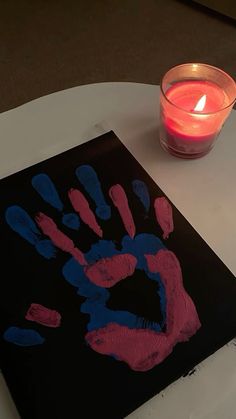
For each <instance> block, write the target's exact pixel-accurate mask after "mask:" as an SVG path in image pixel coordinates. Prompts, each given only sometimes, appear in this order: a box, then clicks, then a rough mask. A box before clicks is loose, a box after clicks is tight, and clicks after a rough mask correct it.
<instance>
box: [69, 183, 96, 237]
mask: <svg viewBox="0 0 236 419" xmlns="http://www.w3.org/2000/svg"><path fill="white" fill-rule="evenodd" d="M68 196H69V199H70V201H71V204H72V206H73V208H74V210H75V211H76V212H78V214H79V215H80V218H81V220H82V221H83V222H84V223H85V224H87V225H88V226H89V227H90V228H91V230H93V231H94V233H95V234H97V235H98V236H99V237H102V235H103V233H102V229H101V227H100V226H99V225H98V223H97V221H96V218H95V216H94V213H93V211H92V210H91V209H90V207H89V203H88V201H87V199H86V198H85V197H84V195H83V194H82V193H81V192H80V191H79V190H78V189H70V190H69V192H68Z"/></svg>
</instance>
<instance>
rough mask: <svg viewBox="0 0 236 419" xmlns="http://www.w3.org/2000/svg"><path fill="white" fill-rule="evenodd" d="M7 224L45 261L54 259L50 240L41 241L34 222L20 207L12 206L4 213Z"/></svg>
mask: <svg viewBox="0 0 236 419" xmlns="http://www.w3.org/2000/svg"><path fill="white" fill-rule="evenodd" d="M5 218H6V222H7V224H8V225H9V226H10V227H11V229H12V230H13V231H15V232H16V233H18V234H19V235H20V236H21V237H23V239H25V240H26V241H27V242H29V243H30V244H32V245H33V246H35V249H36V250H37V252H38V253H39V254H40V255H41V256H44V257H45V258H46V259H51V258H53V257H55V254H56V249H55V247H54V245H53V244H52V242H51V241H50V240H44V239H42V236H41V233H40V231H39V230H38V228H37V226H36V224H35V222H34V221H33V220H32V218H31V217H30V216H29V214H28V213H27V212H26V211H25V210H24V209H23V208H21V207H20V206H18V205H12V206H11V207H8V208H7V209H6V212H5Z"/></svg>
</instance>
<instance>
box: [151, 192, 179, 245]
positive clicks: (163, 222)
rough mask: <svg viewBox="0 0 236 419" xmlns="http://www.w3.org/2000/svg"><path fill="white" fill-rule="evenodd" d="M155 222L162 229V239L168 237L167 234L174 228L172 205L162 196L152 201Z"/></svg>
mask: <svg viewBox="0 0 236 419" xmlns="http://www.w3.org/2000/svg"><path fill="white" fill-rule="evenodd" d="M154 208H155V213H156V219H157V222H158V223H159V224H160V226H161V228H162V231H163V236H162V237H163V239H168V237H169V234H170V233H171V232H172V231H173V230H174V223H173V214H172V207H171V205H170V203H169V202H168V201H167V199H166V198H165V197H164V196H163V197H161V198H156V199H155V202H154Z"/></svg>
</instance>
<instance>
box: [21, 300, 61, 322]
mask: <svg viewBox="0 0 236 419" xmlns="http://www.w3.org/2000/svg"><path fill="white" fill-rule="evenodd" d="M25 318H26V319H27V320H31V321H33V322H36V323H39V324H42V325H43V326H47V327H59V326H60V324H61V315H60V313H58V311H56V310H51V309H50V308H47V307H44V306H43V305H41V304H36V303H32V304H31V305H30V307H29V309H28V311H27V313H26V316H25Z"/></svg>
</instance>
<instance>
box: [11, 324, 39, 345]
mask: <svg viewBox="0 0 236 419" xmlns="http://www.w3.org/2000/svg"><path fill="white" fill-rule="evenodd" d="M3 338H4V339H5V340H6V341H7V342H10V343H14V344H15V345H18V346H35V345H42V343H44V341H45V339H44V338H43V337H42V336H41V335H40V334H39V333H38V332H36V331H35V330H33V329H21V328H19V327H13V326H12V327H9V328H8V329H7V330H6V331H5V333H4V335H3Z"/></svg>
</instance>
